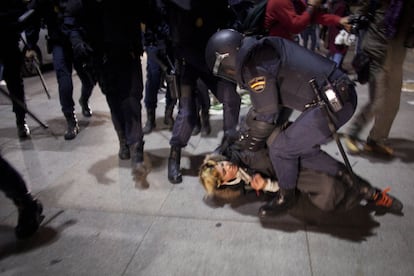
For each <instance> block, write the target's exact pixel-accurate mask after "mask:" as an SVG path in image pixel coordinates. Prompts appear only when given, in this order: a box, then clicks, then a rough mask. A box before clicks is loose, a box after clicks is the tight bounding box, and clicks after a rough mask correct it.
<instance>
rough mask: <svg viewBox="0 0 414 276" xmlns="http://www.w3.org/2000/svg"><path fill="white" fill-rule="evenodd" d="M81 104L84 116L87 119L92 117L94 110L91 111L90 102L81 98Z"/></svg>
mask: <svg viewBox="0 0 414 276" xmlns="http://www.w3.org/2000/svg"><path fill="white" fill-rule="evenodd" d="M79 104H80V106H81V108H82V115H83V116H85V117H91V116H92V110H91V107H90V106H89V101H88V100H87V99H85V98H84V97H82V96H81V97H80V98H79Z"/></svg>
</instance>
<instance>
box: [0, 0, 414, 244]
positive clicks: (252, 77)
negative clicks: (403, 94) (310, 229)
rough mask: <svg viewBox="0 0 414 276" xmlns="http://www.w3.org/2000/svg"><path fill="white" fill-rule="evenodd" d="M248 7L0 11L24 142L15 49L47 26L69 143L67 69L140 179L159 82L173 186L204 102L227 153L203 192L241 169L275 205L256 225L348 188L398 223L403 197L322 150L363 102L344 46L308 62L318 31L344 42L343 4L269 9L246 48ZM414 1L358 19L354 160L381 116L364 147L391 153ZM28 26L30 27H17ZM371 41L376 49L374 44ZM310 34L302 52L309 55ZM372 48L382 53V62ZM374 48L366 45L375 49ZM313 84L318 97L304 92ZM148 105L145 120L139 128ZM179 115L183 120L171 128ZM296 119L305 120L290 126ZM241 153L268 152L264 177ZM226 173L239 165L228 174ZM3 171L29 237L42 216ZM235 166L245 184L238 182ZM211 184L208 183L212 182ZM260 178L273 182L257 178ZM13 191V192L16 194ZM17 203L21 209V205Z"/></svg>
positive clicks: (7, 76) (0, 49)
mask: <svg viewBox="0 0 414 276" xmlns="http://www.w3.org/2000/svg"><path fill="white" fill-rule="evenodd" d="M27 2H29V3H27ZM255 2H257V1H253V0H252V1H248V0H238V1H237V0H233V1H230V0H229V1H220V0H212V1H191V0H145V1H129V2H124V3H122V4H121V3H119V2H117V1H111V0H110V1H96V0H32V1H22V0H4V1H2V3H1V4H0V30H1V32H2V33H3V37H4V39H3V42H2V43H1V44H0V61H1V63H2V64H3V67H4V70H3V71H4V73H3V74H2V76H3V77H4V80H5V81H6V83H7V88H8V90H9V92H10V95H11V96H12V99H13V111H14V112H15V114H16V125H17V130H18V136H19V137H20V138H21V139H27V138H30V129H29V126H28V125H27V123H26V120H25V115H26V113H27V108H26V106H25V104H24V102H25V99H24V87H23V80H22V78H21V74H19V72H20V67H21V62H22V58H23V54H22V53H21V51H20V50H19V48H18V41H19V39H20V33H21V32H22V31H25V32H26V38H27V45H28V51H27V52H26V53H24V54H26V55H27V56H32V55H35V53H34V52H33V50H34V49H35V47H36V43H37V40H38V33H39V25H40V22H43V23H44V24H46V26H47V29H48V45H49V48H50V51H51V52H52V54H53V65H54V69H55V72H56V79H57V83H58V90H59V100H60V104H61V109H62V113H63V115H64V117H65V119H66V123H67V130H66V132H65V134H64V139H65V140H72V139H75V138H76V136H77V134H78V132H79V126H78V120H77V118H76V115H75V101H74V100H73V80H72V70H73V68H74V69H75V70H76V72H77V75H78V77H79V79H80V81H81V84H82V90H81V96H80V98H79V100H78V101H79V104H80V107H81V110H82V114H83V116H85V117H91V116H92V114H93V113H92V110H91V107H90V103H89V98H90V96H91V93H92V90H93V88H94V87H95V86H96V85H99V87H100V90H101V91H102V93H103V94H104V95H105V97H106V101H107V104H108V107H109V110H110V114H111V119H112V123H113V127H114V130H115V132H116V134H117V137H118V140H119V151H118V156H119V158H120V159H122V160H127V159H130V160H131V171H132V173H133V175H134V177H136V179H140V176H142V175H146V174H147V173H148V168H146V165H145V163H144V144H145V141H144V135H146V134H149V133H151V132H152V131H154V130H156V116H155V114H156V112H155V110H156V108H157V99H158V98H157V94H158V91H159V90H160V87H161V86H162V85H163V83H164V82H165V83H166V84H167V85H166V108H165V117H164V123H165V125H167V126H168V128H169V129H170V130H171V138H170V141H169V146H170V154H169V157H168V176H167V178H168V180H169V182H170V183H172V184H178V183H181V182H182V181H183V176H182V174H181V168H180V161H181V151H182V149H183V148H185V147H186V146H187V143H188V142H189V140H190V138H191V136H192V135H197V134H198V133H199V132H201V133H202V134H203V135H209V133H210V131H211V128H210V124H209V113H208V109H209V106H210V102H209V100H210V96H209V93H211V94H213V95H214V96H215V98H216V99H218V101H219V102H220V103H221V104H222V105H223V144H222V145H221V146H220V148H219V150H218V151H219V153H220V155H219V156H220V158H221V159H220V160H219V161H217V160H213V159H211V158H210V159H206V161H205V163H204V164H203V165H202V167H201V169H200V177H201V181H202V183H203V185H204V186H205V188H206V190H207V191H208V192H211V191H213V190H215V189H216V188H219V187H221V186H222V185H223V183H230V182H232V179H226V180H224V179H225V178H224V176H225V175H226V172H229V171H230V170H231V168H233V169H235V168H237V170H238V171H240V173H239V177H238V178H239V179H238V180H239V181H238V182H237V185H239V184H238V183H239V182H240V179H242V180H243V181H244V182H245V184H246V183H247V184H250V186H251V187H252V188H253V189H255V190H263V189H264V190H269V191H271V192H272V193H273V195H274V196H273V198H272V200H270V201H269V202H268V203H266V204H265V205H264V206H262V207H261V208H260V210H259V214H260V216H268V215H273V214H275V213H279V212H280V211H284V210H286V209H288V208H289V207H290V206H292V204H293V203H294V202H295V198H296V194H297V192H298V189H299V190H300V191H301V192H303V193H312V194H313V195H315V193H316V194H318V193H317V192H314V191H321V193H320V194H321V196H314V197H313V198H314V201H313V202H314V203H315V205H316V206H319V207H320V206H322V207H321V208H322V209H333V208H334V207H335V206H336V205H338V204H339V203H340V202H341V201H342V200H343V198H344V197H345V194H347V192H346V190H349V189H351V190H353V191H354V193H355V194H356V196H354V198H358V197H362V198H364V199H366V200H368V201H372V202H373V203H374V204H377V205H380V206H381V207H384V208H388V209H390V210H392V211H395V212H398V211H401V209H402V204H401V202H399V201H398V199H396V198H395V197H392V196H389V195H388V194H387V193H386V192H384V191H380V190H379V189H376V188H373V187H372V186H371V185H369V184H368V183H367V182H366V181H363V180H362V179H361V178H359V177H355V178H354V177H352V173H351V172H349V171H346V168H344V166H343V164H341V163H339V162H338V161H336V160H335V159H334V158H333V157H331V156H329V155H328V154H327V153H325V152H323V151H322V150H321V149H320V146H321V145H322V144H324V143H326V142H327V141H329V140H330V139H331V138H332V135H333V133H332V132H333V131H336V130H337V129H338V128H340V127H341V126H342V125H344V124H345V123H346V122H348V121H349V120H350V119H351V118H352V117H353V115H354V112H355V110H356V107H357V96H356V93H355V84H354V82H353V81H352V80H351V79H350V77H349V76H348V75H347V74H346V72H344V71H343V70H342V62H343V58H344V55H345V54H346V51H347V46H346V45H345V46H344V45H337V44H335V43H334V42H333V43H329V44H328V49H329V55H328V57H324V56H322V55H320V54H319V53H315V49H316V47H318V45H319V44H317V42H316V41H315V40H313V37H314V36H313V35H314V33H315V30H317V29H319V26H327V28H328V31H329V37H330V39H329V40H330V41H331V42H332V38H333V40H335V38H336V36H337V35H338V33H339V32H340V31H341V30H345V31H348V32H349V31H350V30H351V27H352V26H351V25H350V19H349V17H348V15H349V13H350V12H349V3H347V2H346V0H329V1H328V3H327V5H328V9H322V7H323V4H324V3H322V2H321V0H308V1H306V2H305V1H302V0H267V4H266V10H265V16H264V22H263V24H262V25H263V26H262V27H263V30H266V34H265V35H261V36H255V35H253V36H245V35H244V34H243V30H242V29H240V26H241V25H242V24H241V23H242V21H243V18H244V17H245V15H246V13H247V12H248V9H249V8H251V7H252V6H253V5H255V4H256V3H255ZM411 2H412V1H406V0H393V1H388V0H380V1H375V3H376V5H375V7H374V8H373V9H372V5H370V1H368V0H363V1H361V4H362V5H361V8H360V9H359V10H358V11H357V13H359V14H364V15H366V16H367V17H369V18H370V19H371V21H372V22H371V24H370V25H369V28H368V30H367V32H366V34H365V35H364V36H362V35H361V36H360V37H359V38H358V39H359V40H360V41H361V42H362V45H363V46H362V50H363V51H366V52H368V53H369V54H370V58H371V65H370V82H369V90H370V95H371V97H370V99H371V102H370V103H368V104H367V106H366V107H364V109H363V111H362V112H361V114H359V115H357V116H356V118H355V123H354V124H353V127H352V129H351V131H350V134H349V137H348V141H347V146H348V148H351V149H352V146H354V147H357V146H356V142H355V141H356V139H357V136H358V134H359V132H360V130H361V129H362V127H363V126H364V125H365V124H366V123H367V122H368V121H369V119H371V118H375V124H374V127H373V129H372V131H371V133H370V135H369V137H368V139H367V143H366V147H367V149H370V150H372V151H380V152H382V153H386V154H392V149H391V148H389V146H387V145H385V140H386V139H387V138H388V135H389V131H390V129H391V126H392V122H393V120H394V118H395V115H396V113H397V111H398V104H399V99H400V97H399V95H400V93H399V91H398V89H400V88H401V84H402V62H403V60H404V56H405V51H404V49H405V47H407V45H406V44H404V42H406V41H407V40H409V38H407V34H409V33H411V34H412V31H411V32H410V31H409V30H412V28H413V20H412V18H409V16H410V14H412V12H413V11H414V10H413V4H412V3H411ZM368 6H369V9H368V8H367V7H368ZM28 11H29V15H28ZM23 14H26V15H27V16H26V17H27V18H26V17H25V18H24V20H23V19H22V17H21V16H22V15H23ZM384 22H385V23H387V24H384ZM378 30H380V31H381V32H380V34H379V37H375V34H378V33H379V32H378ZM298 35H303V37H304V39H303V40H304V43H305V44H302V45H299V44H298V43H297V39H296V38H297V37H298ZM309 36H310V37H311V39H312V43H311V46H310V50H308V49H306V48H307V39H308V37H309ZM384 41H385V42H386V43H383V42H384ZM379 43H380V45H381V48H380V52H378V51H377V49H378V47H377V45H379ZM371 44H373V45H374V46H373V47H371V48H370V47H369V46H370V45H371ZM303 46H305V47H303ZM373 49H375V50H373ZM144 53H146V54H147V64H146V69H147V70H146V72H147V75H146V85H145V87H144V80H145V79H144V76H143V72H142V66H143V64H142V62H141V60H142V56H143V54H144ZM304 61H306V62H304ZM396 61H397V62H396ZM310 81H312V82H313V84H314V86H311V85H309V82H310ZM238 87H240V88H243V89H246V90H248V91H249V94H250V98H251V101H252V106H251V110H250V112H249V116H248V118H247V123H246V124H245V125H244V126H243V127H242V126H239V115H240V104H241V98H240V95H239V94H238V92H237V88H238ZM144 91H145V93H144ZM142 100H143V102H144V107H145V109H146V113H147V116H146V119H147V121H146V123H145V125H144V126H143V125H142V104H141V101H142ZM391 103H392V104H391ZM325 105H326V106H328V109H326V110H327V112H328V113H327V114H325V111H326V110H325V108H324V107H325ZM175 107H176V108H177V110H178V111H177V115H176V117H175V118H174V117H173V113H174V112H173V111H174V108H175ZM293 110H296V111H299V112H300V113H301V115H300V116H299V118H298V119H296V120H295V121H294V122H291V123H289V121H290V115H291V113H292V111H293ZM326 116H330V118H331V119H332V120H333V121H334V129H332V128H330V125H329V124H328V123H327V118H326ZM287 125H289V126H288V127H287ZM276 130H277V135H274V133H275V131H276ZM235 137H236V138H235ZM236 141H238V146H239V147H241V148H242V149H243V150H247V151H248V152H250V154H253V155H254V154H257V152H264V155H265V156H267V159H266V160H268V163H267V164H266V165H267V167H270V168H271V173H265V172H264V171H263V170H259V169H258V170H255V168H254V166H253V164H251V163H246V162H244V161H243V162H241V161H240V159H238V161H236V160H237V158H236V159H232V158H233V157H234V156H235V153H234V151H233V152H232V153H231V154H230V155H228V156H226V155H225V153H228V152H229V148H232V147H231V144H236ZM354 151H356V150H354ZM236 155H237V154H236ZM222 161H231V162H236V163H235V164H236V165H231V164H230V165H229V164H227V163H225V164H224V163H220V162H222ZM0 165H1V166H0V168H1V170H2V174H3V171H5V172H7V173H8V174H9V175H10V177H9V178H8V182H9V183H18V184H9V186H3V185H2V186H0V188H1V189H2V190H4V191H5V192H6V195H7V196H8V197H9V198H11V199H12V200H13V201H14V202H15V203H16V205H17V206H18V210H19V223H18V226H17V227H16V235H17V236H18V237H22V238H23V237H26V236H30V235H31V234H32V233H34V232H35V231H36V230H37V228H38V226H39V224H40V221H41V213H42V208H43V207H42V205H41V203H40V202H39V201H38V200H36V199H34V198H33V197H32V195H31V194H30V192H29V191H28V190H27V188H24V187H25V184H24V180H23V179H22V177H21V176H20V175H19V174H18V172H17V171H16V170H15V169H14V168H13V167H12V166H10V165H9V164H8V163H7V161H6V160H3V159H1V163H0ZM226 166H228V167H226ZM239 167H244V168H245V169H248V170H250V171H251V173H252V174H247V173H242V172H241V171H242V170H239V169H238V168H239ZM321 168H323V170H322V171H321ZM304 171H305V172H308V171H310V172H311V176H312V175H313V179H315V175H316V179H317V178H318V177H322V176H328V177H327V178H328V179H333V178H335V179H340V180H338V181H330V182H327V184H326V185H323V187H321V185H319V186H316V184H315V183H316V182H318V180H313V181H311V182H309V181H308V182H306V181H305V182H306V183H305V182H303V181H302V180H301V179H303V178H307V175H308V174H306V173H304V174H303V172H304ZM213 174H214V176H215V178H214V179H213V178H209V177H210V176H211V175H213ZM350 175H351V176H350ZM266 177H267V178H268V180H264V179H265V178H266ZM310 178H312V177H310ZM345 178H346V180H344V179H345ZM206 179H208V180H206ZM207 182H211V183H210V184H211V185H210V184H206V183H207ZM234 183H236V182H234ZM304 183H305V184H306V185H305V184H304ZM321 183H324V182H321ZM312 185H315V186H312ZM14 186H16V192H13V191H11V189H13V188H12V187H14ZM351 201H355V199H352V200H351ZM24 204H26V205H27V206H29V207H22V206H23V205H24ZM26 205H24V206H26ZM25 210H26V211H25ZM27 210H31V211H30V212H28V211H27ZM28 213H29V214H28ZM27 217H29V218H27ZM24 221H29V222H27V223H25V222H24ZM22 228H23V230H22Z"/></svg>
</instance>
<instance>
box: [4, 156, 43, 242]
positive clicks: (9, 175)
mask: <svg viewBox="0 0 414 276" xmlns="http://www.w3.org/2000/svg"><path fill="white" fill-rule="evenodd" d="M0 174H1V176H2V181H1V182H0V190H2V191H3V192H4V193H5V194H6V197H8V198H10V199H11V200H13V202H14V204H15V205H16V207H17V208H18V212H19V217H18V223H17V226H16V228H15V234H16V237H17V238H18V239H25V238H28V237H30V236H32V235H33V234H34V233H35V232H36V231H37V229H38V228H39V225H40V223H41V221H42V219H43V218H42V215H41V214H42V211H43V206H42V204H41V203H40V201H38V200H36V199H34V198H33V197H32V195H31V193H30V191H29V190H28V188H27V186H26V183H25V181H24V180H23V178H22V176H21V175H20V174H19V172H18V171H17V170H16V169H15V168H13V167H12V166H11V165H10V164H9V163H8V162H7V161H6V160H5V159H3V157H1V156H0Z"/></svg>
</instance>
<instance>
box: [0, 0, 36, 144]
mask: <svg viewBox="0 0 414 276" xmlns="http://www.w3.org/2000/svg"><path fill="white" fill-rule="evenodd" d="M25 11H26V4H25V3H23V1H22V0H4V1H1V3H0V34H1V37H2V39H1V43H0V63H1V64H3V67H1V68H3V70H1V69H0V80H1V78H2V77H3V78H4V80H5V81H6V84H7V88H8V90H9V93H10V95H11V96H12V97H13V98H14V99H15V100H14V101H13V102H12V104H13V112H14V113H15V114H16V125H17V134H18V136H19V137H20V138H27V137H29V136H30V129H29V127H28V125H27V123H26V109H25V108H26V103H25V96H24V86H23V78H22V75H21V68H22V64H23V56H22V53H21V51H20V49H19V39H20V32H21V31H22V30H23V29H22V26H21V25H20V24H19V22H18V18H19V17H20V16H21V15H23V13H24V12H25ZM1 71H3V72H1ZM16 100H17V101H18V102H20V104H19V103H18V102H16Z"/></svg>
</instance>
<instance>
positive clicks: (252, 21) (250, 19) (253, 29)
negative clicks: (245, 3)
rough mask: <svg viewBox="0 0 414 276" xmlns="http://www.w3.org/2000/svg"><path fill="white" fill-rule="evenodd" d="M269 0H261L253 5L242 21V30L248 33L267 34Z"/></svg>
mask: <svg viewBox="0 0 414 276" xmlns="http://www.w3.org/2000/svg"><path fill="white" fill-rule="evenodd" d="M266 5H267V0H260V1H258V2H257V3H255V4H254V5H252V6H251V7H250V8H249V9H248V10H247V14H246V17H245V18H244V19H243V21H242V22H241V26H240V32H241V33H243V34H245V35H247V36H252V35H267V34H268V30H266V29H265V28H264V26H263V25H264V19H265V14H266Z"/></svg>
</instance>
